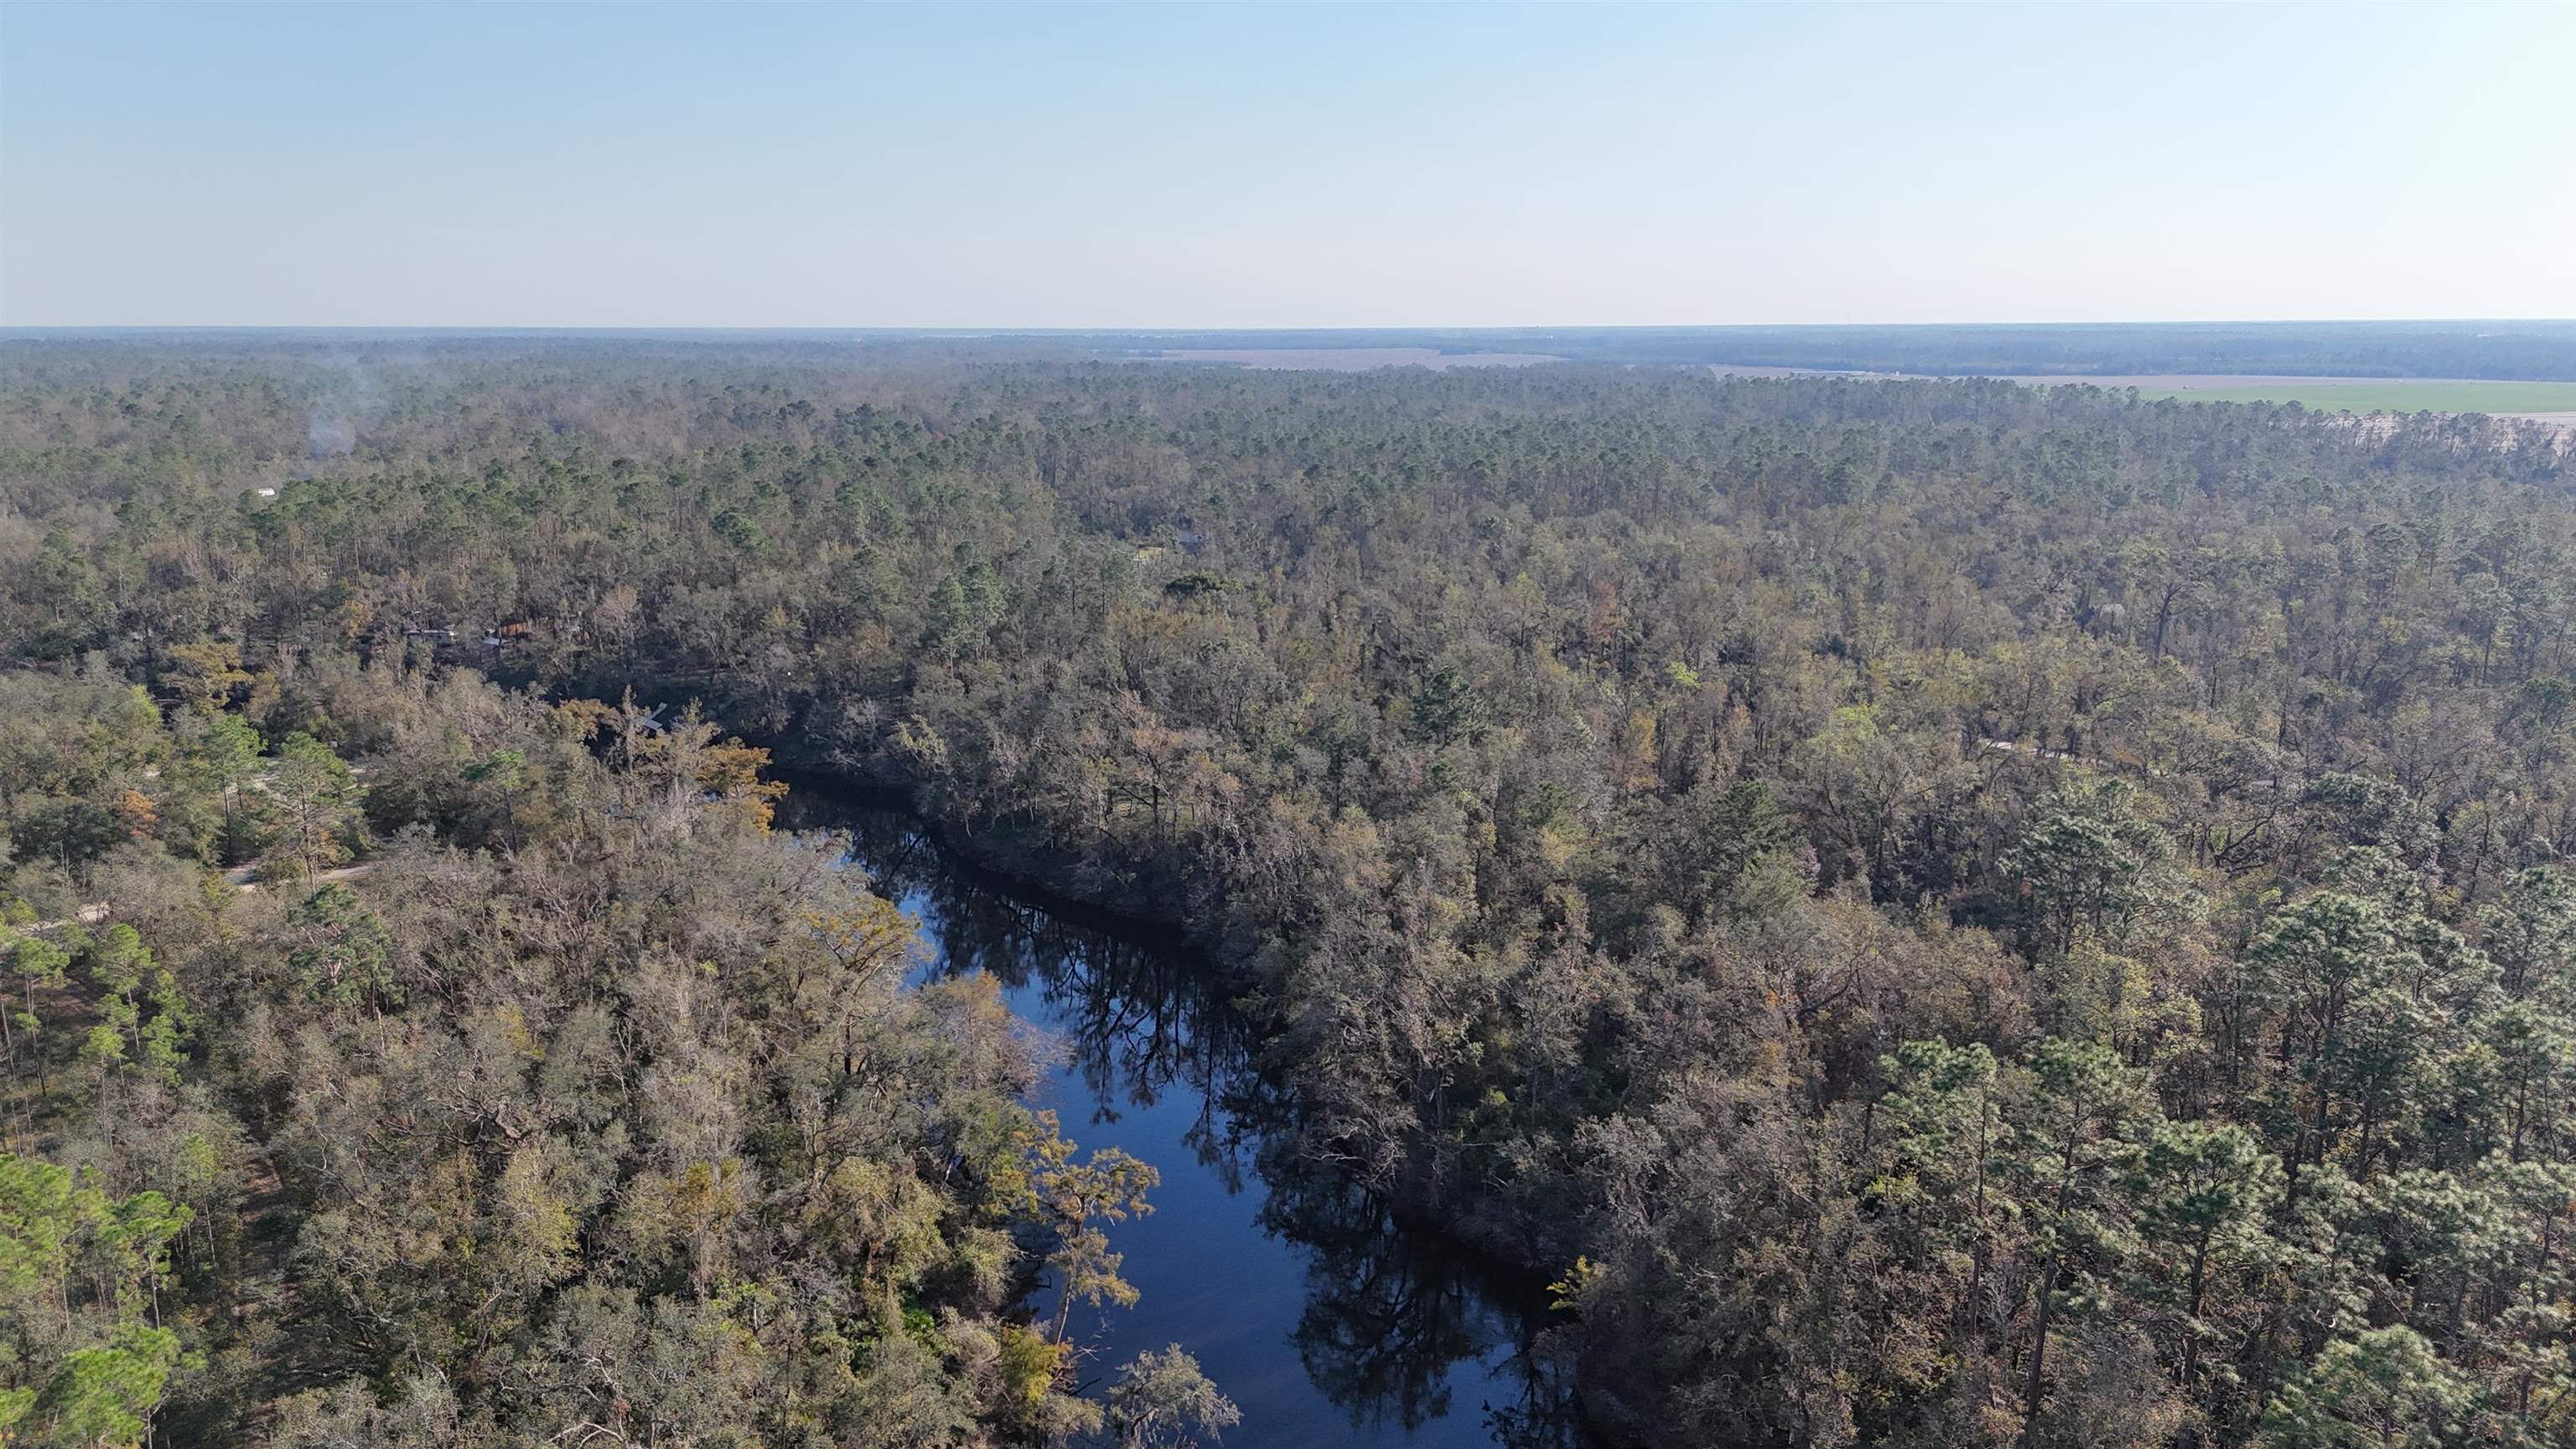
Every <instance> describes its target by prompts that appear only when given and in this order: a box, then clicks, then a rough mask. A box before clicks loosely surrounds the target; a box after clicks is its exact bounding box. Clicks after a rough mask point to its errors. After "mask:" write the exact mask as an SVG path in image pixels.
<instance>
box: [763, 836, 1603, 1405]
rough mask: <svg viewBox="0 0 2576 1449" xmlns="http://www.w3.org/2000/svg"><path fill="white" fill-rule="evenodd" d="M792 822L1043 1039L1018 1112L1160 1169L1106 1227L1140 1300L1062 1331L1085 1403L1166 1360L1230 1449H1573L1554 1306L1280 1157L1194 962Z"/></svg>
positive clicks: (1365, 1197)
mask: <svg viewBox="0 0 2576 1449" xmlns="http://www.w3.org/2000/svg"><path fill="white" fill-rule="evenodd" d="M783 823H785V824H788V825H791V826H794V827H796V828H800V829H825V828H829V829H837V830H841V831H844V832H847V833H848V834H849V836H850V838H851V841H852V850H851V860H852V863H853V864H854V865H855V866H857V867H858V868H859V869H860V870H862V871H864V872H865V873H866V874H867V876H868V877H869V879H870V881H871V882H872V883H873V884H874V885H875V888H876V889H877V891H878V893H879V894H882V895H885V896H887V897H889V898H891V899H893V900H896V901H897V902H899V903H900V904H901V905H902V907H903V909H904V910H905V911H906V912H908V913H910V914H911V915H913V916H914V917H915V918H917V919H918V920H919V922H920V926H921V934H922V939H923V943H924V946H925V947H926V950H927V956H928V961H927V964H926V965H925V966H924V967H923V968H922V970H923V971H924V972H925V973H964V972H984V973H986V974H989V975H991V976H992V977H994V978H995V979H996V980H997V981H998V982H999V983H1000V984H1001V986H1002V991H1003V997H1004V999H1005V1000H1006V1001H1007V1002H1008V1003H1009V1005H1010V1007H1011V1009H1012V1010H1013V1011H1014V1012H1016V1013H1018V1014H1019V1015H1020V1016H1021V1017H1022V1018H1023V1019H1024V1020H1026V1021H1028V1022H1030V1023H1031V1024H1032V1025H1034V1026H1036V1027H1038V1028H1041V1029H1042V1030H1044V1031H1045V1032H1046V1033H1048V1034H1049V1035H1050V1036H1051V1037H1052V1038H1053V1039H1054V1040H1055V1042H1056V1043H1057V1044H1058V1045H1059V1046H1060V1049H1061V1052H1060V1060H1059V1061H1058V1062H1057V1064H1056V1065H1055V1066H1054V1067H1053V1069H1052V1070H1051V1071H1050V1072H1049V1073H1048V1075H1047V1076H1046V1078H1045V1080H1043V1081H1042V1082H1041V1083H1040V1084H1039V1085H1038V1087H1037V1088H1036V1090H1035V1091H1034V1092H1033V1093H1032V1094H1031V1099H1030V1105H1032V1106H1036V1107H1048V1108H1053V1109H1054V1110H1055V1111H1056V1113H1057V1114H1058V1115H1059V1117H1060V1118H1061V1120H1062V1123H1063V1131H1064V1134H1065V1135H1066V1136H1067V1137H1069V1138H1071V1139H1073V1140H1074V1141H1075V1142H1077V1143H1079V1144H1081V1146H1082V1147H1083V1148H1084V1149H1085V1150H1086V1151H1090V1150H1097V1149H1100V1148H1106V1147H1117V1148H1121V1149H1124V1150H1125V1151H1127V1152H1129V1153H1132V1154H1133V1155H1135V1156H1136V1157H1139V1158H1141V1159H1143V1160H1144V1161H1146V1162H1148V1163H1151V1164H1152V1165H1153V1166H1154V1167H1155V1168H1156V1169H1157V1170H1158V1171H1159V1172H1160V1173H1161V1174H1162V1182H1161V1185H1160V1186H1159V1187H1157V1188H1156V1189H1155V1190H1154V1191H1153V1193H1152V1194H1151V1195H1150V1197H1149V1201H1150V1202H1151V1203H1152V1205H1153V1209H1154V1210H1153V1212H1152V1213H1151V1214H1150V1215H1148V1216H1144V1217H1140V1218H1135V1219H1131V1220H1130V1221H1128V1222H1126V1223H1123V1224H1120V1225H1118V1226H1117V1227H1114V1228H1112V1229H1111V1230H1110V1236H1111V1241H1112V1246H1113V1247H1114V1248H1116V1249H1117V1250H1118V1251H1119V1252H1122V1253H1124V1254H1125V1255H1126V1264H1125V1268H1124V1275H1125V1276H1126V1278H1127V1279H1128V1280H1129V1281H1130V1282H1132V1283H1133V1284H1135V1286H1136V1288H1137V1289H1138V1290H1139V1292H1140V1294H1141V1297H1140V1298H1139V1300H1138V1302H1137V1303H1136V1305H1135V1306H1134V1307H1132V1308H1126V1309H1117V1308H1111V1309H1108V1310H1105V1311H1102V1312H1100V1313H1097V1314H1093V1313H1092V1312H1091V1311H1090V1310H1077V1311H1076V1314H1075V1320H1074V1321H1075V1324H1076V1327H1077V1330H1078V1332H1077V1337H1079V1338H1080V1339H1081V1340H1082V1341H1083V1342H1084V1343H1085V1345H1086V1347H1087V1349H1088V1350H1089V1352H1090V1354H1091V1357H1090V1358H1089V1359H1088V1361H1087V1363H1086V1365H1085V1369H1084V1377H1085V1378H1086V1380H1089V1381H1092V1382H1093V1389H1092V1391H1093V1392H1095V1393H1096V1392H1098V1384H1099V1382H1100V1381H1102V1380H1105V1378H1106V1376H1107V1375H1108V1373H1109V1372H1110V1370H1111V1369H1112V1368H1114V1366H1116V1365H1118V1364H1120V1363H1123V1362H1125V1361H1126V1360H1127V1359H1128V1358H1130V1357H1131V1356H1133V1355H1134V1354H1136V1353H1137V1352H1139V1351H1141V1350H1144V1349H1159V1348H1162V1347H1165V1346H1166V1345H1169V1344H1175V1343H1177V1344H1179V1345H1181V1346H1182V1347H1184V1348H1187V1349H1188V1350H1189V1351H1190V1352H1191V1353H1193V1354H1195V1355H1196V1356H1197V1358H1198V1361H1199V1366H1200V1367H1201V1368H1202V1369H1203V1370H1204V1371H1205V1372H1206V1373H1207V1376H1208V1377H1209V1378H1210V1379H1211V1380H1213V1381H1214V1382H1215V1383H1216V1385H1217V1387H1218V1388H1219V1389H1221V1390H1223V1391H1224V1392H1225V1394H1226V1395H1227V1396H1228V1397H1230V1398H1232V1399H1233V1400H1234V1401H1235V1403H1236V1404H1237V1405H1239V1406H1240V1407H1241V1408H1242V1410H1243V1423H1242V1425H1241V1426H1240V1427H1239V1428H1236V1429H1234V1430H1231V1431H1229V1432H1228V1433H1227V1434H1226V1435H1225V1438H1224V1443H1225V1444H1226V1445H1227V1446H1230V1449H1289V1446H1294V1449H1326V1446H1341V1445H1351V1446H1386V1449H1395V1446H1403V1449H1467V1446H1478V1449H1483V1446H1504V1449H1580V1445H1581V1444H1582V1441H1583V1436H1581V1435H1580V1433H1579V1430H1578V1429H1577V1428H1576V1427H1575V1426H1574V1422H1573V1416H1572V1414H1571V1413H1570V1412H1569V1411H1568V1408H1567V1397H1566V1394H1565V1392H1564V1390H1563V1387H1562V1376H1561V1375H1559V1374H1557V1373H1554V1372H1551V1371H1550V1369H1549V1368H1548V1366H1547V1364H1546V1361H1545V1360H1544V1358H1543V1356H1542V1355H1539V1354H1537V1353H1534V1352H1533V1351H1532V1342H1533V1339H1534V1337H1535V1335H1536V1334H1537V1333H1538V1332H1539V1331H1540V1330H1541V1329H1542V1328H1544V1327H1545V1324H1546V1318H1547V1308H1546V1304H1545V1301H1544V1296H1543V1295H1541V1294H1538V1293H1536V1292H1535V1290H1534V1289H1533V1287H1532V1285H1531V1284H1530V1283H1528V1282H1527V1281H1526V1279H1525V1278H1523V1277H1520V1276H1517V1275H1511V1274H1505V1273H1498V1272H1496V1271H1494V1270H1493V1269H1492V1268H1491V1267H1490V1266H1489V1265H1486V1264H1483V1263H1480V1262H1479V1261H1478V1260H1476V1259H1475V1258H1474V1257H1473V1256H1471V1255H1469V1254H1466V1253H1463V1252H1461V1251H1458V1250H1457V1249H1455V1248H1454V1247H1453V1246H1452V1245H1450V1244H1448V1243H1446V1242H1444V1241H1443V1240H1442V1239H1441V1238H1440V1237H1439V1236H1438V1235H1437V1234H1434V1233H1430V1232H1425V1231H1420V1230H1417V1229H1413V1228H1410V1227H1407V1226H1405V1225H1402V1224H1399V1223H1398V1222H1396V1221H1395V1220H1394V1218H1393V1217H1392V1216H1391V1215H1390V1214H1389V1213H1388V1211H1387V1210H1386V1207H1385V1205H1384V1204H1383V1203H1382V1202H1380V1201H1378V1200H1377V1199H1376V1198H1375V1197H1373V1196H1372V1195H1371V1194H1369V1193H1366V1192H1363V1191H1360V1190H1358V1189H1357V1188H1355V1187H1354V1186H1353V1185H1351V1184H1350V1183H1349V1182H1347V1181H1346V1180H1344V1179H1343V1178H1341V1177H1340V1176H1339V1175H1338V1174H1335V1173H1333V1172H1331V1171H1329V1170H1324V1169H1321V1168H1318V1167H1316V1166H1314V1165H1311V1164H1305V1163H1302V1162H1301V1161H1300V1160H1299V1159H1298V1158H1297V1157H1296V1156H1295V1154H1293V1153H1290V1152H1288V1151H1286V1150H1285V1149H1284V1148H1283V1147H1282V1146H1281V1145H1280V1144H1281V1143H1282V1142H1283V1141H1284V1137H1285V1134H1284V1133H1282V1132H1280V1131H1278V1130H1276V1125H1275V1124H1278V1123H1280V1122H1281V1121H1283V1120H1284V1114H1285V1113H1286V1112H1287V1111H1288V1110H1289V1104H1288V1101H1287V1098H1286V1095H1285V1094H1284V1093H1283V1092H1282V1091H1281V1090H1280V1089H1279V1087H1278V1086H1277V1084H1275V1083H1273V1082H1270V1081H1268V1080H1265V1079H1264V1078H1263V1076H1262V1075H1261V1074H1260V1073H1259V1072H1258V1071H1257V1070H1255V1069H1254V1067H1253V1064H1252V1057H1251V1053H1250V1051H1249V1042H1248V1039H1247V1034H1246V1033H1245V1032H1244V1031H1243V1030H1242V1027H1241V1023H1240V1021H1239V1019H1238V1018H1237V1015H1236V1013H1235V1012H1234V1011H1233V1010H1232V1009H1231V1008H1230V1007H1229V1006H1228V1005H1227V1004H1226V1003H1225V1002H1223V1001H1222V1000H1219V999H1216V998H1215V997H1214V996H1213V995H1212V994H1211V992H1210V991H1209V990H1208V982H1209V980H1210V977H1211V973H1210V972H1209V970H1208V969H1207V968H1206V966H1205V964H1204V963H1203V962H1201V961H1199V960H1197V959H1196V958H1194V957H1193V956H1191V955H1190V954H1189V953H1187V952H1186V951H1183V950H1181V949H1178V948H1177V947H1175V946H1172V945H1168V944H1158V943H1156V942H1155V941H1153V940H1152V939H1151V938H1150V937H1147V936H1143V935H1140V934H1138V933H1136V932H1133V931H1127V930H1121V929H1118V928H1117V927H1116V926H1115V924H1114V923H1112V922H1109V921H1107V920H1105V919H1103V918H1098V917H1089V916H1085V917H1084V918H1082V919H1076V918H1075V917H1076V916H1077V915H1080V914H1083V913H1079V912H1078V910H1077V909H1076V908H1072V907H1063V906H1056V907H1050V906H1049V905H1045V904H1040V903H1038V902H1037V901H1034V900H1032V899H1030V898H1029V897H1028V896H1026V895H1024V894H1020V893H1017V892H1014V891H1012V890H1010V889H1009V888H1007V887H1006V886H1005V885H1004V884H1003V883H1001V882H999V881H997V880H995V879H994V878H992V877H991V876H989V875H988V874H986V873H984V872H982V871H979V870H976V869H975V868H974V867H972V866H970V865H967V864H965V863H963V862H961V861H957V860H955V859H953V858H951V857H949V856H948V855H946V854H945V853H944V852H942V851H941V850H940V849H939V848H938V846H937V845H936V844H935V842H933V841H932V840H931V838H930V837H929V836H928V835H927V834H926V833H925V832H924V831H923V830H922V829H921V828H920V826H919V825H918V824H917V822H915V821H913V820H911V819H909V818H908V817H905V816H902V815H899V814H895V813H892V812H888V811H883V810H872V809H866V808H860V807H856V806H853V805H850V804H848V803H846V802H840V801H835V800H834V799H832V798H831V796H830V795H829V793H828V792H824V791H814V790H806V789H799V790H798V791H797V793H796V794H795V795H794V796H792V797H790V801H789V808H788V813H787V817H786V819H785V821H784V822H783ZM1050 1296H1051V1295H1050V1293H1049V1290H1048V1289H1047V1288H1046V1287H1045V1286H1044V1285H1041V1287H1040V1289H1039V1297H1040V1301H1042V1302H1043V1301H1046V1300H1047V1299H1048V1298H1049V1297H1050ZM1086 1318H1089V1319H1090V1320H1091V1321H1090V1322H1088V1323H1086V1322H1085V1319H1086Z"/></svg>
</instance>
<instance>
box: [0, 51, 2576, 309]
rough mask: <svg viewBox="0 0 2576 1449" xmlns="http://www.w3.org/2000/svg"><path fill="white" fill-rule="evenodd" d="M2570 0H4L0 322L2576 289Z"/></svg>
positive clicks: (2531, 299)
mask: <svg viewBox="0 0 2576 1449" xmlns="http://www.w3.org/2000/svg"><path fill="white" fill-rule="evenodd" d="M2571 57H2576V5H2526V6H2499V7H2477V6H2464V5H2446V6H2439V7H2435V6H2413V7H2387V8H2367V7H2357V6H2327V5H2302V6H2282V7H2270V6H2256V5H2190V6H2183V5H2176V6H2158V7H2144V6H2142V7H2129V6H2112V5H2083V4H2061V5H2047V6H1981V5H1964V4H1942V5H1933V4H1921V5H1909V6H1863V5H1848V6H1844V5H1835V6H1827V5H1803V6H1729V7H1689V6H1679V5H1663V6H1652V7H1636V8H1630V7H1622V6H1608V5H1561V6H1547V7H1521V8H1502V7H1443V6H1429V5H1407V6H1395V7H1384V8H1363V7H1358V6H1340V5H1335V6H1326V5H1296V6H1281V7H1271V6H1260V5H1238V4H1225V5H1200V6H1184V5H1165V6H1082V5H1070V4H1055V5H1044V6H1036V7H1026V8H1015V7H996V6H963V5H959V6H940V7H929V8H909V7H900V6H836V5H799V6H776V7H773V6H764V5H748V4H726V5H688V6H623V5H604V4H584V5H556V6H533V5H531V6H507V5H497V4H479V5H465V4H454V5H434V6H409V5H368V4H328V5H298V6H248V5H224V4H199V5H187V6H179V7H169V8H164V7H157V6H146V5H126V4H113V5H109V4H100V5H40V4H27V3H19V0H10V3H8V4H6V5H0V323H7V324H11V325H48V324H71V325H103V324H170V325H178V324H279V325H285V324H306V325H324V324H345V325H406V326H425V325H459V326H479V325H504V324H507V325H525V326H717V325H724V326H838V327H847V326H889V327H891V326H932V327H938V326H956V327H997V326H999V327H1008V326H1029V327H1037V326H1059V327H1094V326H1102V327H1106V326H1138V327H1212V326H1367V325H1383V326H1430V325H1441V326H1469V325H1539V324H1560V325H1572V324H1624V323H1670V324H1679V323H1738V322H1743V323H1754V322H1759V323H1772V322H1928V321H2084V320H2123V319H2191V318H2239V317H2266V318H2276V317H2286V318H2311V317H2380V318H2385V317H2471V316H2473V317H2505V316H2523V317H2528V316H2556V317H2568V316H2576V180H2571V177H2576V80H2571V79H2570V71H2569V68H2568V62H2569V60H2570V58H2571Z"/></svg>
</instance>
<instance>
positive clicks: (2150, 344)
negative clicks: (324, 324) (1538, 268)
mask: <svg viewBox="0 0 2576 1449" xmlns="http://www.w3.org/2000/svg"><path fill="white" fill-rule="evenodd" d="M0 343H5V344H9V345H11V346H12V349H13V351H15V352H16V353H18V354H19V355H22V356H23V355H42V354H46V353H52V354H54V355H57V356H59V355H61V354H63V353H65V352H75V353H77V352H80V351H82V350H84V349H87V350H91V351H96V350H98V349H101V348H107V349H113V350H115V351H118V352H121V353H124V354H126V355H128V356H133V355H146V354H148V355H153V356H166V355H190V354H220V355H223V356H226V357H229V358H236V359H238V358H243V357H260V356H270V357H281V358H289V359H299V358H305V357H309V356H312V355H314V354H315V353H317V352H337V353H343V354H347V353H368V352H379V353H382V352H395V353H405V354H425V355H432V356H440V357H473V358H484V359H489V358H492V357H495V356H501V355H512V354H516V355H542V356H550V357H558V358H597V357H599V356H601V355H603V354H605V353H608V352H612V351H614V352H617V353H619V354H621V355H624V356H628V357H632V356H634V355H636V354H637V353H638V352H639V351H641V352H654V353H660V354H663V355H667V356H686V357H694V358H697V359H700V360H706V359H708V358H710V357H711V356H713V355H718V354H722V355H726V356H728V357H730V358H732V359H733V360H734V361H736V362H738V363H750V364H776V363H780V362H792V361H796V360H800V359H801V360H806V361H812V360H816V359H822V360H832V361H839V362H847V361H849V360H850V359H852V358H853V357H856V358H861V359H870V360H875V361H889V360H901V361H903V362H905V363H906V364H908V365H920V364H925V363H935V362H939V361H943V360H948V361H958V362H969V363H994V362H1013V361H1023V362H1025V361H1054V362H1079V361H1085V360H1096V359H1119V358H1132V357H1140V356H1155V355H1158V354H1170V353H1174V352H1188V351H1281V350H1293V349H1317V350H1323V349H1349V348H1373V347H1404V348H1423V347H1427V348H1431V349H1433V350H1434V351H1438V352H1445V353H1452V354H1457V353H1471V352H1512V353H1539V354H1543V355H1546V356H1551V357H1561V358H1564V359H1566V360H1567V361H1569V362H1594V363H1612V364H1619V365H1666V366H1704V365H1708V364H1730V365H1733V366H1738V367H1792V368H1811V369H1815V370H1818V371H1824V372H1901V373H1913V374H1918V375H1923V376H1930V377H1973V376H2007V377H2012V376H2069V377H2084V376H2093V377H2123V376H2130V375H2135V374H2144V373H2155V374H2192V373H2226V374H2241V375H2255V376H2260V375H2266V374H2279V375H2285V376H2297V377H2392V378H2394V377H2416V378H2422V377H2455V378H2479V379H2490V380H2512V381H2576V321H2506V322H2482V321H2456V322H2211V323H2200V322H2190V323H2116V324H2099V325H2096V324H2070V325H2061V326H2009V325H2005V326H1955V327H1952V326H1923V327H1526V328H1521V327H1513V328H1446V329H1444V328H1430V329H1402V328H1385V329H1381V328H1341V329H1335V328H1322V329H1294V330H1279V329H1273V330H1232V331H1207V332H1123V331H1112V332H1019V333H1010V332H1005V333H991V334H983V333H964V332H940V331H925V330H921V329H894V330H867V329H836V328H815V329H810V330H809V329H790V330H776V331H758V330H743V329H727V328H706V329H672V330H658V329H649V328H648V329H639V330H634V331H562V332H539V331H510V330H499V331H495V330H481V331H477V330H473V329H442V328H240V329H185V328H169V329H158V328H129V329H112V328H111V329H18V330H0Z"/></svg>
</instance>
